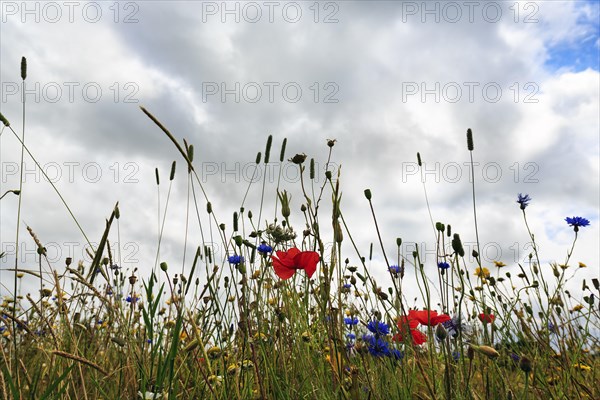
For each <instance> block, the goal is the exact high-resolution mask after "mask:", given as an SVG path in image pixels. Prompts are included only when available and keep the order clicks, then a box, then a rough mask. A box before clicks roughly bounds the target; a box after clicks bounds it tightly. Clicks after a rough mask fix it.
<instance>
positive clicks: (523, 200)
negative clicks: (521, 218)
mask: <svg viewBox="0 0 600 400" xmlns="http://www.w3.org/2000/svg"><path fill="white" fill-rule="evenodd" d="M530 201H531V197H529V195H528V194H525V195H523V194H521V193H519V196H518V198H517V203H519V204H520V207H521V210H524V209H525V207H527V206H528V205H529V202H530Z"/></svg>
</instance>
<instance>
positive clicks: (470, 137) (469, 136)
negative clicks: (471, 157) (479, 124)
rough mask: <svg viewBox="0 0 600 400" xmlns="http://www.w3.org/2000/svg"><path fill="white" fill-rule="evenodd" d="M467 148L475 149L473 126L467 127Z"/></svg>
mask: <svg viewBox="0 0 600 400" xmlns="http://www.w3.org/2000/svg"><path fill="white" fill-rule="evenodd" d="M467 148H468V149H469V151H473V148H474V147H473V131H471V128H469V129H467Z"/></svg>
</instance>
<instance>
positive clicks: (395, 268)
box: [389, 265, 404, 275]
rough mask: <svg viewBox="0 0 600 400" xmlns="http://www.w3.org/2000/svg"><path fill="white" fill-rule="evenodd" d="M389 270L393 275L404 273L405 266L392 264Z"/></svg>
mask: <svg viewBox="0 0 600 400" xmlns="http://www.w3.org/2000/svg"><path fill="white" fill-rule="evenodd" d="M389 270H390V272H391V273H392V274H393V275H398V274H402V273H403V272H404V268H403V267H399V266H398V265H390V268H389Z"/></svg>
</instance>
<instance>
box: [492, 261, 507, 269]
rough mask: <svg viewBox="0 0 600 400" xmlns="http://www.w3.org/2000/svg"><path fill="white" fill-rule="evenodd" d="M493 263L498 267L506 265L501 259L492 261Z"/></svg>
mask: <svg viewBox="0 0 600 400" xmlns="http://www.w3.org/2000/svg"><path fill="white" fill-rule="evenodd" d="M494 265H495V266H496V267H498V268H502V267H506V264H504V263H503V262H502V261H494Z"/></svg>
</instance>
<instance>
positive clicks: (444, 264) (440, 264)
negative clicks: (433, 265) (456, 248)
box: [438, 262, 450, 271]
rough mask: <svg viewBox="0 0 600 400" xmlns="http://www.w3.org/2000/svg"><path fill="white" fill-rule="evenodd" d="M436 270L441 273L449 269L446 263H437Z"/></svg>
mask: <svg viewBox="0 0 600 400" xmlns="http://www.w3.org/2000/svg"><path fill="white" fill-rule="evenodd" d="M438 268H439V269H441V270H442V271H443V270H446V269H448V268H450V264H448V263H447V262H439V263H438Z"/></svg>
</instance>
